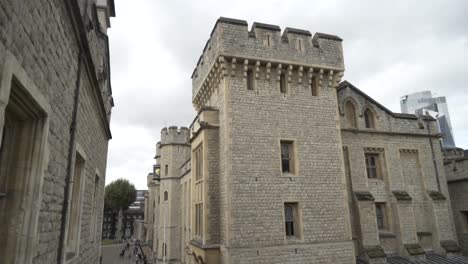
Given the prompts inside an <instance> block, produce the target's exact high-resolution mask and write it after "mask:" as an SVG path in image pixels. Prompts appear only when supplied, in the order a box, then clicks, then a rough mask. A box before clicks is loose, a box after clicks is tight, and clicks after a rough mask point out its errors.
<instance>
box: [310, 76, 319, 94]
mask: <svg viewBox="0 0 468 264" xmlns="http://www.w3.org/2000/svg"><path fill="white" fill-rule="evenodd" d="M310 91H311V93H312V96H318V86H317V79H316V78H315V77H314V78H312V82H311V83H310Z"/></svg>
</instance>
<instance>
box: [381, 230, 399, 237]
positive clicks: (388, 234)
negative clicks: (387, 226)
mask: <svg viewBox="0 0 468 264" xmlns="http://www.w3.org/2000/svg"><path fill="white" fill-rule="evenodd" d="M379 237H381V238H395V237H396V235H395V234H394V233H392V232H390V231H388V230H379Z"/></svg>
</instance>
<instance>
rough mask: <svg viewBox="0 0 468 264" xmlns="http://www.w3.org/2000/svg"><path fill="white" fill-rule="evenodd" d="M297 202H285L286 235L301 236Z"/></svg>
mask: <svg viewBox="0 0 468 264" xmlns="http://www.w3.org/2000/svg"><path fill="white" fill-rule="evenodd" d="M297 207H298V206H297V203H284V224H285V232H286V237H299V213H298V208H297Z"/></svg>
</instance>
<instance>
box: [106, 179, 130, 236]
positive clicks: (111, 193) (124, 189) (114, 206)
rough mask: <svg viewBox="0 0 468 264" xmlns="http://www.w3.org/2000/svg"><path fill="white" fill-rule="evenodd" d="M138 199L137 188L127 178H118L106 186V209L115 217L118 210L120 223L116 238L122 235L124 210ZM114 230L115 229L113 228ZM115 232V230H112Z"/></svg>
mask: <svg viewBox="0 0 468 264" xmlns="http://www.w3.org/2000/svg"><path fill="white" fill-rule="evenodd" d="M135 199H136V189H135V186H134V185H133V184H131V183H130V182H129V181H128V180H126V179H118V180H115V181H113V182H111V183H109V184H108V185H107V186H106V189H105V194H104V210H106V211H111V212H112V214H113V215H114V217H112V218H113V219H115V214H116V213H117V212H118V216H119V219H118V223H117V230H116V231H117V234H116V238H117V239H120V238H121V237H122V234H121V231H122V219H121V218H122V215H123V211H124V210H126V209H128V207H129V206H130V205H131V204H132V203H133V202H134V201H135ZM113 231H114V230H113ZM112 233H114V232H112ZM114 234H115V233H114Z"/></svg>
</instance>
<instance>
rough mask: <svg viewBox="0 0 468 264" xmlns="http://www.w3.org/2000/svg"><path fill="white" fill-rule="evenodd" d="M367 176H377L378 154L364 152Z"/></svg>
mask: <svg viewBox="0 0 468 264" xmlns="http://www.w3.org/2000/svg"><path fill="white" fill-rule="evenodd" d="M366 170H367V178H372V179H373V178H379V155H378V154H366Z"/></svg>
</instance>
